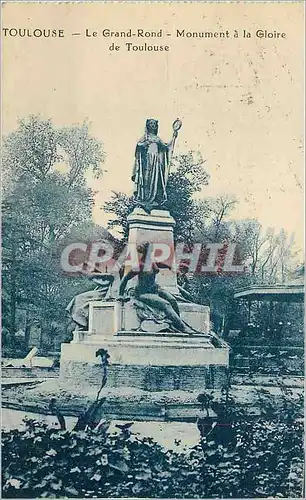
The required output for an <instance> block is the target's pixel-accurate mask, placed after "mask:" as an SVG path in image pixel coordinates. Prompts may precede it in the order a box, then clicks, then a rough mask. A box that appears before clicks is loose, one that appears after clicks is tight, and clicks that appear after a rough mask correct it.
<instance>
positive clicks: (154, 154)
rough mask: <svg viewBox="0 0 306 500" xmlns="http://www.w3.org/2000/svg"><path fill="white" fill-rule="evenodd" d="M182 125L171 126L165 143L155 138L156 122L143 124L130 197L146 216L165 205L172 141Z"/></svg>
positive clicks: (176, 121) (175, 123) (176, 122)
mask: <svg viewBox="0 0 306 500" xmlns="http://www.w3.org/2000/svg"><path fill="white" fill-rule="evenodd" d="M181 126H182V122H181V121H180V120H179V119H178V118H177V119H176V120H175V122H174V123H173V125H172V128H173V136H172V139H171V141H170V142H169V143H166V142H163V141H162V140H161V139H160V137H158V135H157V133H158V121H157V120H153V119H151V118H150V119H148V120H147V121H146V131H145V135H144V136H143V137H141V139H140V140H139V141H138V143H137V146H136V152H135V164H134V169H133V174H132V181H134V185H135V188H134V196H135V201H136V203H137V205H138V206H141V207H142V208H144V209H145V210H146V211H147V212H150V211H151V210H152V209H153V208H163V207H164V206H165V204H166V202H167V192H166V187H167V181H168V175H169V169H170V162H171V157H172V153H173V149H174V144H175V140H176V138H177V136H178V131H179V129H180V128H181Z"/></svg>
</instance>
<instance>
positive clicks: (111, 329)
mask: <svg viewBox="0 0 306 500" xmlns="http://www.w3.org/2000/svg"><path fill="white" fill-rule="evenodd" d="M178 305H179V310H180V315H181V318H182V319H183V320H184V321H186V323H188V324H189V325H190V326H191V327H192V328H194V329H195V330H197V331H198V332H201V333H209V330H210V322H209V307H208V306H202V305H200V304H194V303H191V302H179V303H178ZM140 329H141V330H144V331H149V332H150V331H151V332H154V331H157V330H156V325H154V322H153V321H151V322H150V321H149V320H147V321H146V322H145V325H144V324H141V322H140V320H139V319H138V317H137V314H136V310H135V308H134V306H133V299H132V300H130V301H129V302H126V303H125V304H124V305H122V304H120V303H119V302H117V301H115V300H110V301H106V302H102V301H93V302H91V303H90V304H89V325H88V334H87V335H90V336H93V335H97V334H100V335H103V336H112V335H115V334H116V332H118V331H137V330H140ZM159 329H162V327H161V328H159Z"/></svg>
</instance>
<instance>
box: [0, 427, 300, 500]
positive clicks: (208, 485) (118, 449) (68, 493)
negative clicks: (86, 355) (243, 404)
mask: <svg viewBox="0 0 306 500" xmlns="http://www.w3.org/2000/svg"><path fill="white" fill-rule="evenodd" d="M107 427H108V425H107V423H105V425H103V424H102V425H100V427H99V428H98V429H95V430H92V429H88V430H86V431H84V430H81V431H75V430H73V431H68V430H58V429H55V428H50V427H48V426H47V425H46V424H43V423H39V422H36V421H33V420H28V421H26V428H25V430H22V431H19V430H12V431H10V432H4V433H3V454H2V474H3V478H2V484H3V497H4V498H44V497H48V498H77V497H78V498H84V497H88V498H99V497H106V498H107V497H150V498H152V497H155V498H171V497H172V498H205V497H207V498H228V497H234V498H251V497H261V498H266V497H269V496H270V497H271V496H272V497H287V498H288V497H290V498H294V497H301V496H302V460H303V446H302V431H303V427H302V424H301V423H299V422H297V421H296V422H292V423H288V422H287V423H279V422H275V421H273V422H268V421H264V420H259V421H257V422H246V421H245V422H241V421H240V422H235V423H233V431H234V434H235V439H233V440H232V441H231V442H229V443H228V444H227V445H226V446H225V445H224V444H223V445H222V444H220V442H219V444H218V442H217V440H216V439H214V440H212V436H214V435H216V433H217V432H218V431H217V430H216V429H214V431H215V433H208V434H207V435H206V437H205V438H203V439H202V440H201V442H200V443H199V444H198V445H197V446H195V447H193V448H190V449H186V450H185V452H183V453H179V452H177V451H175V450H164V449H163V448H162V447H161V446H160V445H158V444H157V443H156V442H154V440H153V439H152V438H140V437H139V436H137V435H135V434H133V433H131V431H130V429H129V426H128V425H126V426H124V425H123V426H120V432H119V434H110V433H109V432H108V430H107Z"/></svg>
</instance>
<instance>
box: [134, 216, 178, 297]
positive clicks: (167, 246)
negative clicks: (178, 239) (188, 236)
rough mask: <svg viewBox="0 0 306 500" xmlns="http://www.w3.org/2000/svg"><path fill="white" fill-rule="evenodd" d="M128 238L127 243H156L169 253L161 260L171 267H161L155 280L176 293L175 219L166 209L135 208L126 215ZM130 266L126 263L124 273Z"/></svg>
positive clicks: (136, 244)
mask: <svg viewBox="0 0 306 500" xmlns="http://www.w3.org/2000/svg"><path fill="white" fill-rule="evenodd" d="M128 223H129V239H128V243H129V244H132V245H135V246H136V247H137V246H138V245H141V244H143V243H146V242H149V243H156V244H158V245H161V248H164V251H165V252H168V253H169V256H168V257H167V258H166V259H163V262H165V264H167V265H168V266H169V267H171V268H172V269H171V270H170V269H161V270H160V272H159V273H158V276H157V282H158V284H159V285H160V286H162V287H163V288H166V289H167V290H168V291H169V292H171V293H174V294H177V293H178V288H177V279H176V272H175V251H174V240H173V228H174V226H175V220H174V219H173V217H171V215H170V213H169V212H168V211H167V210H152V211H151V213H150V214H147V213H146V212H145V211H144V210H143V209H142V208H135V210H134V211H133V212H132V213H131V214H130V215H129V216H128ZM130 268H131V266H129V265H126V267H125V271H126V273H127V272H128V271H129V270H130ZM135 280H136V279H135Z"/></svg>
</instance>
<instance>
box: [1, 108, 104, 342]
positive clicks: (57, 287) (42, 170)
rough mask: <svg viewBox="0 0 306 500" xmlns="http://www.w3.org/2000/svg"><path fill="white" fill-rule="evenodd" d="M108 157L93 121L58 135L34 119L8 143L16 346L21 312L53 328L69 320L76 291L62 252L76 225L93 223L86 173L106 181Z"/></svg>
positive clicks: (10, 321)
mask: <svg viewBox="0 0 306 500" xmlns="http://www.w3.org/2000/svg"><path fill="white" fill-rule="evenodd" d="M104 157H105V154H104V152H103V149H102V145H101V143H100V142H99V141H97V140H96V139H95V138H93V137H91V136H90V134H89V125H88V124H87V123H84V124H82V125H81V126H74V127H71V128H64V129H56V128H55V127H54V126H53V124H52V122H51V120H43V119H42V118H40V117H39V116H30V117H28V118H26V119H22V120H20V122H19V126H18V128H17V129H16V130H15V131H14V132H12V133H11V134H10V135H9V136H8V137H7V138H6V139H5V140H4V160H3V170H4V185H3V192H4V193H3V194H4V196H3V262H4V270H3V288H4V294H3V313H4V314H3V315H4V318H3V320H4V324H5V325H6V327H7V328H8V330H9V331H10V334H11V339H12V340H14V335H15V330H16V324H15V323H16V308H17V307H22V308H25V309H26V310H28V311H30V312H31V314H34V316H36V317H38V318H39V319H40V321H41V322H42V323H44V324H45V325H46V329H48V328H49V326H50V323H51V321H52V320H53V319H56V318H59V317H63V313H64V309H65V305H66V304H65V298H66V295H67V292H68V293H69V290H70V289H71V288H74V286H71V283H70V284H69V285H68V282H67V280H66V281H65V279H64V278H63V276H62V273H61V270H60V267H59V264H58V261H57V260H56V258H57V246H58V245H59V243H60V242H61V241H62V240H63V238H64V237H65V236H67V235H68V234H69V232H70V231H71V230H72V229H73V228H74V227H76V226H78V225H79V224H81V223H84V222H86V221H87V222H88V223H91V220H92V215H91V212H92V205H93V193H92V191H91V190H90V189H88V188H87V187H86V182H85V175H86V174H87V172H88V171H89V170H91V171H93V173H94V175H96V176H98V175H102V173H103V170H102V169H101V164H102V162H103V161H104ZM71 281H72V280H70V282H71Z"/></svg>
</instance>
